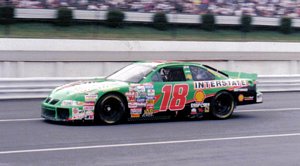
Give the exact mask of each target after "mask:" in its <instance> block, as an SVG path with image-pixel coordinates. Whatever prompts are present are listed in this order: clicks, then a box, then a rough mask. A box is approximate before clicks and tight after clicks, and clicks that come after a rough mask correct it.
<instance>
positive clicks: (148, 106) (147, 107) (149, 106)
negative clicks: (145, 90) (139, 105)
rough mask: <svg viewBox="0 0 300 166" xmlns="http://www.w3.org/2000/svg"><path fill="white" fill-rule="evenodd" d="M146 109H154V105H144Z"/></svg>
mask: <svg viewBox="0 0 300 166" xmlns="http://www.w3.org/2000/svg"><path fill="white" fill-rule="evenodd" d="M146 109H154V104H146Z"/></svg>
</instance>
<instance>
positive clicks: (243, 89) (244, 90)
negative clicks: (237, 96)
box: [233, 88, 248, 92]
mask: <svg viewBox="0 0 300 166" xmlns="http://www.w3.org/2000/svg"><path fill="white" fill-rule="evenodd" d="M233 91H234V92H248V88H237V89H234V90H233Z"/></svg>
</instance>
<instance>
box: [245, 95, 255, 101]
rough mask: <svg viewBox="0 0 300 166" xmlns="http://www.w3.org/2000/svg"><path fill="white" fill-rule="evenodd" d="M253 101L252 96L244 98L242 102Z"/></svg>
mask: <svg viewBox="0 0 300 166" xmlns="http://www.w3.org/2000/svg"><path fill="white" fill-rule="evenodd" d="M253 100H254V96H247V97H244V101H253Z"/></svg>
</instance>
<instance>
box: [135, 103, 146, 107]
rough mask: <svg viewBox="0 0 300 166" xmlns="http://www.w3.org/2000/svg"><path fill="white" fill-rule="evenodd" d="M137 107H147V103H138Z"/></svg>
mask: <svg viewBox="0 0 300 166" xmlns="http://www.w3.org/2000/svg"><path fill="white" fill-rule="evenodd" d="M136 105H137V107H139V108H142V107H146V105H147V103H136Z"/></svg>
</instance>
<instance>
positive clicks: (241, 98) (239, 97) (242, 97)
mask: <svg viewBox="0 0 300 166" xmlns="http://www.w3.org/2000/svg"><path fill="white" fill-rule="evenodd" d="M244 98H245V97H244V95H242V94H240V95H239V96H238V100H239V102H242V101H244Z"/></svg>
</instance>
